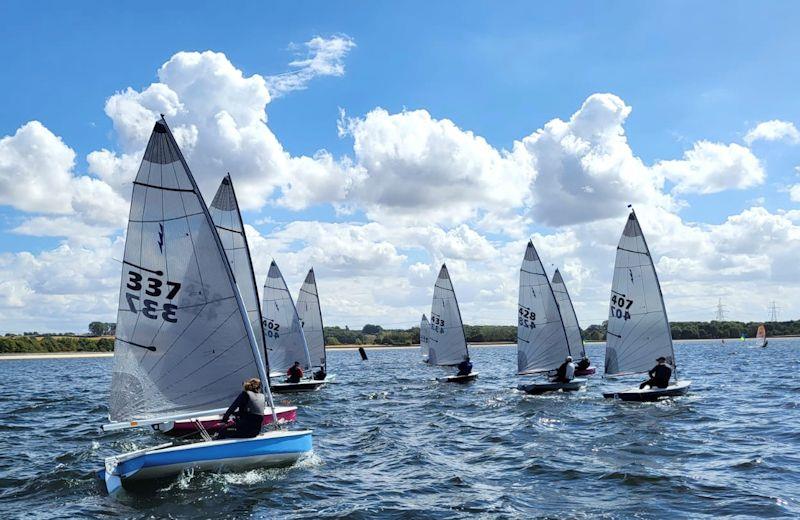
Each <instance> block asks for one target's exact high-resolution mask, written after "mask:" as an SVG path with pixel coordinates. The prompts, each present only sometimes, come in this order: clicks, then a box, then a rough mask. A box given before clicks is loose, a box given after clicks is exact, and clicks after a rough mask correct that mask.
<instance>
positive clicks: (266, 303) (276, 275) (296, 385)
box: [263, 260, 325, 394]
mask: <svg viewBox="0 0 800 520" xmlns="http://www.w3.org/2000/svg"><path fill="white" fill-rule="evenodd" d="M263 312H264V329H265V330H266V342H267V349H268V350H269V353H270V367H269V368H270V375H271V376H273V379H272V380H271V381H272V384H271V387H272V391H273V392H275V393H278V394H280V393H288V392H311V391H314V390H317V389H319V388H320V387H321V386H322V385H324V384H325V381H324V380H321V381H317V380H314V379H312V378H311V377H309V376H310V374H311V370H312V363H311V356H310V354H309V351H308V344H307V343H306V337H305V334H304V333H303V326H302V325H301V322H300V316H299V315H298V313H297V308H296V307H295V305H294V300H293V299H292V295H291V294H290V293H289V288H288V287H287V286H286V281H285V280H284V279H283V274H281V270H280V269H279V268H278V264H276V263H275V260H273V261H272V263H271V264H270V266H269V272H268V273H267V281H266V282H265V283H264V300H263ZM320 325H321V323H320ZM298 369H299V370H298ZM290 370H291V371H292V372H294V371H297V373H298V374H300V375H299V376H298V377H292V376H290V375H289V372H290Z"/></svg>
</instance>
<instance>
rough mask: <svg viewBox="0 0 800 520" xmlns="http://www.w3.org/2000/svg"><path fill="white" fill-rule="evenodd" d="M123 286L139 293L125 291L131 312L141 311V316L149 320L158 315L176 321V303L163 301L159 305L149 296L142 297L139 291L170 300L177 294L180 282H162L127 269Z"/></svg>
mask: <svg viewBox="0 0 800 520" xmlns="http://www.w3.org/2000/svg"><path fill="white" fill-rule="evenodd" d="M125 287H127V288H128V289H130V290H131V291H137V292H139V294H134V293H131V292H126V293H125V299H126V300H127V301H128V307H129V308H130V310H131V312H133V313H137V312H141V313H142V316H144V317H145V318H149V319H151V320H155V319H158V317H159V316H160V317H161V319H163V320H164V321H168V322H170V323H177V321H178V318H177V317H176V316H175V312H176V311H177V310H178V306H177V305H175V304H173V303H168V302H164V303H163V304H162V305H161V306H159V302H158V301H157V300H154V299H151V298H145V299H142V298H141V291H142V289H144V294H145V295H147V296H151V297H152V298H159V297H163V298H166V299H167V300H172V299H174V298H175V296H177V295H178V291H180V290H181V284H179V283H178V282H170V281H166V282H164V281H163V280H162V279H161V278H158V277H156V276H148V277H147V278H146V279H145V278H144V277H143V276H142V275H141V274H139V273H137V272H136V271H128V282H127V283H126V284H125ZM139 301H141V305H140V306H139V308H138V309H137V308H136V303H137V302H139Z"/></svg>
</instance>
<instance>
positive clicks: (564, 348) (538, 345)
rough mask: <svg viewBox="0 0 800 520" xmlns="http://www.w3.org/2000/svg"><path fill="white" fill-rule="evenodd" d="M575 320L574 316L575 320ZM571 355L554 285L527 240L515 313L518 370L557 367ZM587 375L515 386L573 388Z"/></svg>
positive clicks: (536, 389)
mask: <svg viewBox="0 0 800 520" xmlns="http://www.w3.org/2000/svg"><path fill="white" fill-rule="evenodd" d="M576 323H577V320H576ZM569 355H571V351H570V343H569V340H568V339H567V330H566V328H565V327H564V320H563V318H562V315H561V310H560V309H559V305H558V302H557V301H556V296H555V293H554V292H553V287H552V286H551V285H550V280H549V278H548V277H547V273H546V272H545V270H544V266H543V265H542V260H541V259H540V258H539V254H538V253H537V252H536V248H535V247H533V241H531V240H529V241H528V246H527V248H526V249H525V258H524V259H523V261H522V267H521V268H520V273H519V311H518V316H517V373H518V374H519V375H522V376H526V375H532V374H541V373H545V374H546V373H548V372H552V371H554V370H556V369H557V368H558V367H559V366H560V365H561V364H562V363H563V362H564V360H565V359H566V357H567V356H569ZM585 384H586V379H582V378H574V379H572V380H571V381H569V382H568V383H563V382H558V381H548V382H534V383H526V384H520V385H519V386H517V389H519V390H522V391H523V392H525V393H528V394H543V393H545V392H554V391H558V390H561V391H563V392H574V391H575V390H579V389H580V388H581V387H582V386H584V385H585Z"/></svg>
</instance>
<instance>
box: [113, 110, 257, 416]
mask: <svg viewBox="0 0 800 520" xmlns="http://www.w3.org/2000/svg"><path fill="white" fill-rule="evenodd" d="M118 309H119V310H118V314H117V332H116V340H115V344H114V368H113V371H112V382H111V396H110V402H109V408H110V414H109V415H110V418H111V420H112V421H133V420H135V419H147V418H152V417H167V416H175V415H180V414H184V413H190V412H193V411H196V410H206V409H209V408H217V407H222V406H227V405H229V404H230V402H231V401H232V400H233V399H234V398H235V397H236V395H237V394H238V393H239V392H240V391H241V384H242V381H244V380H245V379H247V378H249V377H254V376H257V375H260V376H262V377H263V375H264V373H265V371H264V366H263V361H262V360H261V357H260V352H259V349H258V347H257V345H256V343H255V338H254V337H253V333H252V328H251V326H250V323H249V321H248V319H247V315H246V313H245V312H244V310H243V306H242V302H241V296H240V295H239V293H238V288H237V287H236V284H235V283H234V277H233V273H232V272H231V269H230V267H229V265H228V261H227V258H226V256H225V252H224V250H223V248H222V244H221V242H220V239H219V237H218V235H217V232H216V229H215V228H214V224H213V222H212V219H211V216H210V214H209V212H208V208H207V207H206V205H205V202H204V201H203V198H202V196H201V194H200V191H199V189H198V188H197V185H196V183H195V182H194V179H193V177H192V175H191V172H190V170H189V168H188V166H187V165H186V161H185V160H184V159H183V156H182V155H181V153H180V150H179V149H178V146H177V143H176V142H175V140H174V137H173V136H172V134H171V132H170V131H169V128H168V127H167V125H166V122H165V121H164V120H163V119H162V120H160V121H158V122H157V123H156V124H155V126H154V128H153V132H152V134H151V136H150V140H149V141H148V145H147V148H146V150H145V154H144V156H143V158H142V163H141V165H140V167H139V170H138V172H137V175H136V179H135V181H134V184H133V192H132V195H131V208H130V213H129V222H128V229H127V234H126V241H125V252H124V258H123V269H122V277H121V283H120V298H119V306H118Z"/></svg>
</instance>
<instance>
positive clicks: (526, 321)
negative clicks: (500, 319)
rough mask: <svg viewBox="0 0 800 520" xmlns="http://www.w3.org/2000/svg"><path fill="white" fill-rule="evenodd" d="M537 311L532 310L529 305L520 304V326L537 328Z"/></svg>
mask: <svg viewBox="0 0 800 520" xmlns="http://www.w3.org/2000/svg"><path fill="white" fill-rule="evenodd" d="M535 320H536V313H535V312H533V311H532V310H530V309H529V308H527V307H522V306H520V308H519V321H518V325H519V326H520V327H525V328H527V329H535V328H536V323H534V322H535Z"/></svg>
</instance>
